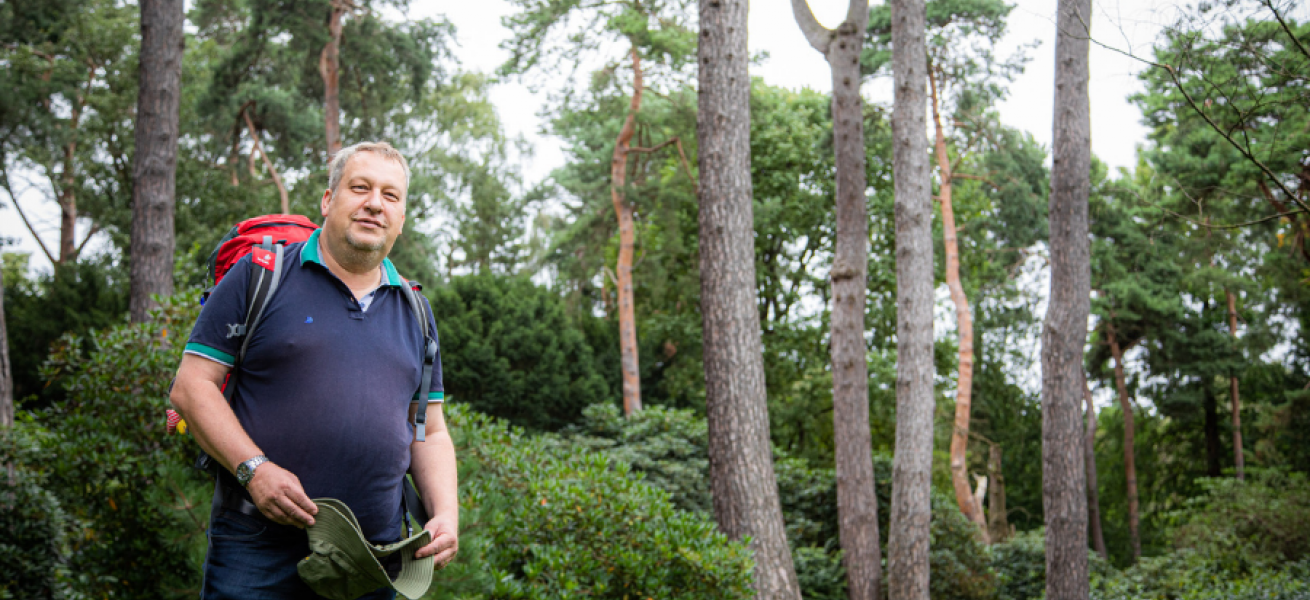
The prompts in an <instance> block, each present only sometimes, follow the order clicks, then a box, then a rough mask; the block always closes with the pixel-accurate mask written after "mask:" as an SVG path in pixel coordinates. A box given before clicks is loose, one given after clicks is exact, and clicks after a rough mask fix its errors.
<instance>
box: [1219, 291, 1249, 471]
mask: <svg viewBox="0 0 1310 600" xmlns="http://www.w3.org/2000/svg"><path fill="white" fill-rule="evenodd" d="M1224 296H1225V297H1226V298H1227V300H1228V334H1229V335H1231V336H1232V337H1233V341H1234V342H1236V341H1237V296H1236V294H1234V293H1233V291H1232V290H1227V289H1226V290H1224ZM1228 396H1229V398H1228V400H1229V402H1230V403H1231V404H1232V412H1233V466H1234V467H1236V469H1237V478H1238V479H1241V480H1245V479H1246V457H1245V456H1243V455H1242V399H1241V398H1242V397H1241V396H1240V395H1239V394H1238V382H1237V374H1236V373H1233V374H1230V375H1229V376H1228Z"/></svg>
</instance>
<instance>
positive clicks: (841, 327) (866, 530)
mask: <svg viewBox="0 0 1310 600" xmlns="http://www.w3.org/2000/svg"><path fill="white" fill-rule="evenodd" d="M792 12H793V13H794V14H795V17H796V21H797V23H798V24H799V25H800V27H801V31H802V32H803V33H804V34H805V37H806V39H807V40H809V42H810V44H811V45H812V46H814V47H815V49H816V50H818V51H819V52H822V53H823V55H824V58H825V59H827V61H828V66H829V68H830V69H831V70H832V120H833V140H834V144H833V149H834V152H835V155H836V156H835V158H836V165H837V182H836V183H837V239H836V242H837V243H836V253H835V255H834V257H833V265H832V270H831V272H830V273H829V276H830V278H831V280H832V323H831V327H832V338H831V339H832V341H831V344H830V350H831V358H832V403H833V411H832V420H833V443H834V446H835V454H836V467H837V522H838V536H839V538H840V540H841V547H842V551H843V556H842V563H843V564H844V565H845V567H846V579H847V590H848V592H849V594H850V598H851V600H876V599H877V598H878V596H879V593H880V592H881V590H882V550H881V548H879V545H878V544H879V533H878V497H877V495H876V494H875V491H874V482H873V440H872V435H871V434H870V432H869V365H868V361H867V359H866V354H867V352H866V349H865V345H864V309H865V304H866V300H865V296H866V294H867V293H868V263H869V246H868V237H869V222H868V221H869V213H868V208H867V206H866V201H865V196H864V192H865V189H866V188H867V187H868V182H867V179H866V175H865V164H864V161H865V158H864V108H863V106H864V102H863V98H862V97H861V96H860V81H861V80H860V50H861V49H862V48H863V41H864V30H865V28H866V27H867V26H868V21H869V4H868V0H853V1H852V2H851V3H850V4H849V6H848V9H847V18H846V20H845V21H843V22H842V24H841V25H838V26H837V29H835V30H829V29H827V28H826V27H823V26H822V25H820V24H819V22H818V20H816V19H815V18H814V14H813V13H812V12H811V11H810V8H809V5H808V4H807V3H806V2H805V0H792Z"/></svg>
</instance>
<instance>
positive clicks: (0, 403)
mask: <svg viewBox="0 0 1310 600" xmlns="http://www.w3.org/2000/svg"><path fill="white" fill-rule="evenodd" d="M13 425H14V375H13V371H10V370H9V329H8V328H6V327H5V274H4V272H3V270H0V429H8V428H9V427H13Z"/></svg>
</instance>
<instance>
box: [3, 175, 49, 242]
mask: <svg viewBox="0 0 1310 600" xmlns="http://www.w3.org/2000/svg"><path fill="white" fill-rule="evenodd" d="M0 182H3V184H4V186H5V191H6V192H8V193H9V201H10V203H11V204H13V205H14V210H16V211H18V216H19V217H21V218H22V219H23V225H26V226H27V231H28V233H31V234H32V239H34V240H36V245H37V246H39V247H40V248H41V253H42V254H45V257H46V259H47V260H49V261H50V264H52V265H57V264H59V261H57V260H55V255H53V254H51V253H50V249H49V248H47V247H46V245H45V242H44V241H42V240H41V236H39V235H37V233H36V228H35V227H33V226H32V222H31V221H30V220H28V218H27V213H24V212H23V207H21V206H19V205H18V196H15V195H14V188H13V187H12V186H11V185H10V184H9V170H8V169H3V168H0Z"/></svg>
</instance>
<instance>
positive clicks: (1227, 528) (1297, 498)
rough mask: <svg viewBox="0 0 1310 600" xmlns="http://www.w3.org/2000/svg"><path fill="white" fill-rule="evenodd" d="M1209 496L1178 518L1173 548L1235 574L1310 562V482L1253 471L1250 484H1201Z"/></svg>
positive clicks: (1224, 480) (1229, 481)
mask: <svg viewBox="0 0 1310 600" xmlns="http://www.w3.org/2000/svg"><path fill="white" fill-rule="evenodd" d="M1198 484H1199V485H1200V486H1201V488H1202V489H1203V490H1204V493H1203V494H1202V495H1201V496H1198V497H1197V498H1194V499H1193V500H1191V501H1189V502H1188V503H1187V506H1186V507H1185V508H1184V509H1183V510H1181V511H1179V512H1178V513H1176V515H1175V516H1176V518H1178V519H1179V520H1180V521H1181V522H1180V524H1179V525H1178V526H1177V527H1176V528H1175V531H1174V536H1173V537H1174V544H1175V545H1176V546H1177V547H1179V548H1188V549H1192V550H1194V551H1195V552H1196V553H1198V554H1200V555H1202V556H1204V557H1205V558H1206V559H1207V560H1209V561H1211V562H1213V563H1214V564H1215V565H1216V567H1217V568H1219V569H1222V570H1224V571H1230V572H1234V573H1244V572H1247V571H1250V570H1252V569H1258V568H1272V567H1277V566H1279V565H1282V564H1286V563H1289V562H1296V561H1298V560H1301V559H1303V558H1306V557H1308V556H1310V479H1307V478H1306V475H1305V474H1304V473H1291V474H1288V473H1283V472H1279V471H1274V470H1266V469H1252V470H1251V472H1250V473H1249V474H1248V475H1247V478H1246V481H1239V480H1237V479H1234V478H1231V477H1226V478H1215V479H1200V480H1198Z"/></svg>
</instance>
